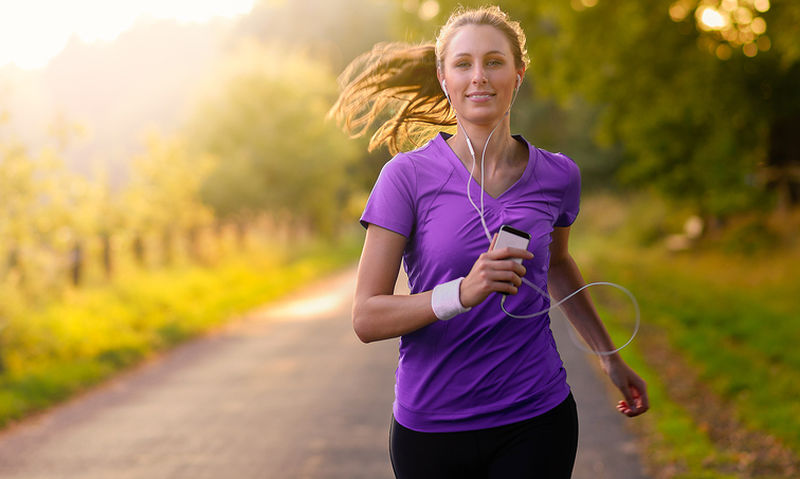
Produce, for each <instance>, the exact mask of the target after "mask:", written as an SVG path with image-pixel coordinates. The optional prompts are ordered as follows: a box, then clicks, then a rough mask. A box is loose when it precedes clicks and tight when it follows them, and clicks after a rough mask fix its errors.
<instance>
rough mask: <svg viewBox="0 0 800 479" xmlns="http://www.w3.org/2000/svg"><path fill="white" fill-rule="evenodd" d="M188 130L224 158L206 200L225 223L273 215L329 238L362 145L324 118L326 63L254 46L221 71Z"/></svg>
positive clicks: (330, 88) (329, 81)
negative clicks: (212, 92)
mask: <svg viewBox="0 0 800 479" xmlns="http://www.w3.org/2000/svg"><path fill="white" fill-rule="evenodd" d="M221 70H222V74H221V78H219V79H218V80H217V82H216V83H215V85H217V86H216V88H215V91H216V92H217V93H216V94H215V95H209V96H207V97H206V98H205V99H204V100H203V102H202V104H201V106H200V107H199V109H198V113H197V114H196V115H195V117H194V120H193V122H192V126H191V127H190V129H189V130H188V133H187V135H188V137H189V138H192V139H193V144H195V145H196V146H197V147H198V148H199V149H201V150H202V151H206V152H208V153H210V154H212V155H214V156H215V157H217V158H219V162H218V163H217V166H216V168H215V169H214V171H213V172H212V174H211V175H210V176H209V177H208V180H207V181H206V182H205V183H204V184H203V186H202V190H201V191H202V197H203V199H204V201H206V202H207V203H208V204H209V205H211V206H212V207H213V209H214V210H215V212H216V213H217V214H218V215H219V216H220V217H222V218H227V219H241V218H251V217H253V216H255V215H257V214H259V213H264V212H267V213H270V214H272V215H273V216H274V217H276V218H291V220H292V221H293V222H294V223H296V224H298V223H301V224H304V225H305V226H308V227H310V228H312V229H313V230H315V231H318V232H322V233H331V232H333V231H334V230H335V229H336V228H335V225H336V224H337V223H338V222H339V220H340V216H341V208H342V206H343V204H344V202H345V201H346V198H347V195H348V192H349V191H350V189H351V186H350V185H349V184H348V178H347V172H348V168H349V167H350V165H352V164H353V163H354V162H355V161H356V159H357V157H358V151H357V149H356V145H355V144H354V143H353V142H351V141H349V140H348V139H347V138H346V137H345V136H344V134H343V133H342V132H341V131H339V130H338V128H337V127H336V125H335V124H333V123H328V122H326V121H325V114H326V112H327V110H328V109H329V108H330V105H331V104H332V102H333V98H334V95H335V94H336V90H335V88H336V82H335V80H334V77H333V75H332V74H331V73H330V71H329V70H328V69H327V68H326V67H325V65H324V64H321V63H320V62H317V61H313V60H311V59H309V58H307V57H305V56H303V55H301V54H298V53H292V52H287V51H286V50H285V49H283V48H282V49H278V48H277V47H273V48H269V47H266V46H264V45H261V44H259V43H255V42H246V43H243V44H242V45H241V47H240V48H239V50H238V51H237V53H236V54H235V55H234V56H233V57H232V58H231V59H230V60H229V61H228V63H227V64H226V65H225V66H224V67H222V69H221Z"/></svg>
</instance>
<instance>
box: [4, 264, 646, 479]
mask: <svg viewBox="0 0 800 479" xmlns="http://www.w3.org/2000/svg"><path fill="white" fill-rule="evenodd" d="M353 282H354V271H352V270H350V271H346V272H343V273H341V274H339V275H336V276H334V277H332V278H329V279H327V280H325V281H324V282H322V283H319V284H315V285H311V286H310V287H309V288H308V289H307V290H306V291H305V292H304V293H303V295H298V296H297V297H295V298H294V299H290V300H288V301H285V302H283V303H281V304H277V305H273V306H270V307H268V308H265V309H262V310H259V311H254V312H253V313H252V314H250V315H248V317H247V318H246V319H244V320H241V321H237V322H235V323H234V324H232V325H231V326H230V327H228V328H226V329H224V330H223V331H219V332H217V333H215V334H213V335H211V336H209V337H206V338H202V339H199V340H197V341H194V342H192V343H189V344H186V345H184V346H181V347H179V348H178V349H176V350H175V351H173V352H172V353H170V354H168V355H165V356H164V357H162V358H159V359H158V360H155V361H152V362H150V363H148V364H146V365H144V366H142V367H140V368H138V369H137V370H135V371H132V372H130V373H127V374H124V375H122V376H121V377H119V378H118V379H115V380H113V381H111V382H109V383H108V384H106V385H104V386H102V387H101V388H98V389H97V390H95V391H92V392H90V393H88V394H86V395H84V396H82V397H80V398H77V399H75V400H73V401H71V402H69V403H67V404H65V405H64V406H61V407H58V408H56V409H54V410H53V411H50V412H48V413H46V414H43V415H41V416H39V417H36V418H33V419H31V420H29V421H26V422H24V423H22V424H20V425H17V426H15V427H13V428H11V429H10V430H7V431H5V432H3V433H2V434H0V478H8V479H11V478H25V479H39V478H48V479H51V478H64V479H67V478H81V479H93V478H103V479H109V478H147V479H158V478H192V479H201V478H221V477H231V478H242V479H244V478H286V479H291V478H339V479H359V478H363V479H383V478H387V479H388V478H391V477H392V474H391V467H390V466H389V459H388V454H387V429H388V424H389V420H390V414H391V402H392V397H393V380H394V375H393V371H394V368H395V365H396V361H397V351H396V348H397V344H396V341H385V342H382V343H376V344H370V345H363V344H361V343H360V342H358V340H357V339H356V337H355V335H354V334H353V332H352V330H351V327H350V317H349V308H350V298H351V296H352V289H353ZM555 323H556V324H558V323H559V322H558V321H555ZM559 344H563V346H561V349H562V352H563V353H564V355H565V360H566V362H567V367H568V374H569V380H570V383H571V384H572V386H573V389H574V391H575V396H576V399H577V401H578V407H579V410H580V416H581V421H582V422H581V430H582V435H581V443H580V446H579V447H580V450H579V460H578V464H577V466H576V471H575V475H574V477H575V478H576V479H583V478H585V479H589V478H591V479H603V478H612V477H613V478H625V479H638V478H642V477H643V476H641V475H640V474H639V473H638V471H639V469H640V468H639V466H638V462H637V460H636V454H635V447H634V444H635V442H634V440H633V438H632V437H631V436H630V435H629V434H628V432H627V431H626V430H625V428H624V425H623V423H624V421H625V418H623V417H621V416H619V415H617V414H616V412H615V411H614V410H613V404H614V402H615V401H616V398H609V397H607V395H606V394H607V390H606V387H605V386H604V384H603V383H602V382H600V381H598V379H597V377H596V372H595V371H594V370H593V369H592V368H591V367H589V366H588V363H586V361H585V358H582V356H583V353H581V352H580V351H578V350H577V349H575V348H574V347H572V346H571V343H569V342H568V339H562V340H560V341H559Z"/></svg>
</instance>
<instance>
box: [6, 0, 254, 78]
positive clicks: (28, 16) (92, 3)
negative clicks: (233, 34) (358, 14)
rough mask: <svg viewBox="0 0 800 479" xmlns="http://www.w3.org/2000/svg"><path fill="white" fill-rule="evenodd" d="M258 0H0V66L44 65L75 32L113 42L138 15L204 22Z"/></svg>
mask: <svg viewBox="0 0 800 479" xmlns="http://www.w3.org/2000/svg"><path fill="white" fill-rule="evenodd" d="M254 3H255V0H226V1H224V2H221V1H212V0H205V1H198V0H194V1H193V0H167V1H164V0H161V1H159V0H140V1H137V2H133V1H126V0H105V1H104V0H75V1H71V2H64V1H61V0H28V1H24V2H21V1H18V0H0V11H2V12H3V14H2V15H0V66H3V65H6V64H8V63H15V64H16V65H17V66H18V67H20V68H25V69H35V68H42V67H44V66H45V65H46V64H47V62H49V61H50V59H51V58H52V57H53V56H55V55H57V54H58V52H59V51H61V49H63V48H64V46H65V45H66V44H67V41H68V40H69V38H70V37H71V36H72V35H76V36H77V37H78V38H80V39H81V40H83V41H85V42H98V41H112V40H114V39H115V38H116V37H117V36H118V35H119V34H120V33H122V32H123V31H125V30H127V29H128V28H130V27H131V26H132V25H133V24H134V23H135V22H136V20H137V19H139V18H140V17H150V18H156V19H169V18H172V19H175V20H177V21H178V22H181V23H191V22H205V21H208V20H210V19H212V18H214V17H228V18H231V17H235V16H237V15H241V14H245V13H248V12H249V11H250V10H251V9H252V8H253V4H254Z"/></svg>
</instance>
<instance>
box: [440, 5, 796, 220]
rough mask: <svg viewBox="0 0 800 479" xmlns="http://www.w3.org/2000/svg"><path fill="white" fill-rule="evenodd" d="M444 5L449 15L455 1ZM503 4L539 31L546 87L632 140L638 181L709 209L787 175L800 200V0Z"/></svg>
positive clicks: (532, 31)
mask: <svg viewBox="0 0 800 479" xmlns="http://www.w3.org/2000/svg"><path fill="white" fill-rule="evenodd" d="M440 3H442V4H445V5H443V8H442V13H443V14H446V13H448V12H449V7H450V6H451V5H452V3H453V2H440ZM503 8H505V9H507V11H509V12H510V13H511V15H512V17H514V18H516V19H519V20H521V23H522V24H523V27H524V28H525V30H526V32H527V34H528V48H529V52H530V56H531V58H532V65H531V68H530V69H529V73H528V78H530V79H531V81H532V82H534V83H535V84H536V90H537V93H538V94H540V95H543V96H545V97H552V98H558V99H559V101H560V102H561V104H562V105H568V104H569V103H570V102H574V101H578V102H581V101H588V102H590V103H591V104H592V105H595V106H596V107H597V108H599V112H600V116H599V121H598V123H597V126H596V129H595V135H596V136H595V138H596V140H597V141H598V142H600V143H601V144H603V145H605V146H608V147H611V146H618V147H620V148H621V151H622V152H623V155H624V156H623V159H622V160H623V161H622V162H621V164H620V167H619V171H618V174H619V177H620V178H621V179H623V180H624V181H625V182H626V183H628V184H630V185H633V186H636V187H655V188H656V189H658V190H659V191H661V192H662V193H664V194H665V195H666V196H668V197H669V198H672V199H673V200H676V201H683V202H687V203H689V204H691V205H693V206H694V207H695V208H696V209H698V210H699V211H700V212H702V213H706V214H709V215H726V214H729V213H732V212H736V211H741V210H745V209H751V208H757V207H759V206H760V205H763V204H771V200H770V198H769V194H768V193H771V186H774V185H777V184H781V182H782V184H783V185H784V191H785V193H784V201H785V202H794V203H797V202H798V201H800V186H799V185H800V178H797V177H794V179H791V178H787V175H788V173H787V172H791V171H794V169H796V168H797V165H798V164H800V146H798V145H800V143H798V139H797V138H798V137H797V135H796V133H795V132H796V128H797V127H796V125H797V124H798V121H800V89H798V88H797V85H798V84H800V46H799V45H800V30H798V29H797V28H796V25H797V24H798V23H800V4H798V3H797V2H793V1H790V0H773V1H772V2H770V1H768V0H719V1H718V0H658V1H652V2H641V1H637V0H614V1H611V0H571V1H569V2H567V1H563V0H542V1H539V2H524V1H508V2H503ZM438 20H441V19H437V21H438ZM776 172H777V173H776ZM776 174H777V181H776ZM770 180H771V182H770Z"/></svg>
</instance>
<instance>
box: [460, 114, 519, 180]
mask: <svg viewBox="0 0 800 479" xmlns="http://www.w3.org/2000/svg"><path fill="white" fill-rule="evenodd" d="M465 129H466V135H465V134H464V130H465ZM493 129H494V132H492V130H493ZM489 135H491V138H489ZM470 140H471V141H472V147H473V149H474V151H475V161H476V162H477V164H478V165H480V161H481V155H482V153H483V151H484V147H486V156H485V157H484V158H483V160H484V167H485V168H486V169H487V170H493V169H496V168H498V167H500V166H501V163H502V162H504V161H510V160H511V159H512V157H513V155H510V154H509V153H510V152H511V151H512V150H513V148H514V142H515V140H514V138H513V137H512V136H511V126H510V123H509V121H508V118H507V117H506V118H503V120H501V122H500V124H499V125H497V128H496V129H495V126H494V125H490V126H488V127H485V126H482V125H474V124H464V123H459V125H458V128H457V129H456V133H455V134H454V135H453V136H452V138H450V140H449V141H448V143H449V144H450V147H451V148H453V151H455V152H456V154H457V155H458V157H459V158H461V159H462V161H464V162H465V164H467V166H472V160H473V158H472V155H471V154H470V150H469V147H468V146H467V142H468V141H470ZM487 140H489V145H488V146H486V141H487ZM465 160H466V161H465Z"/></svg>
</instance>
